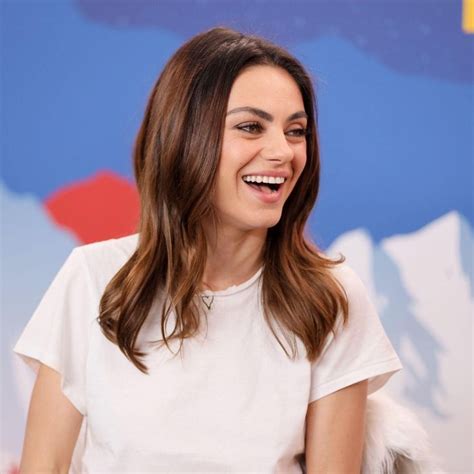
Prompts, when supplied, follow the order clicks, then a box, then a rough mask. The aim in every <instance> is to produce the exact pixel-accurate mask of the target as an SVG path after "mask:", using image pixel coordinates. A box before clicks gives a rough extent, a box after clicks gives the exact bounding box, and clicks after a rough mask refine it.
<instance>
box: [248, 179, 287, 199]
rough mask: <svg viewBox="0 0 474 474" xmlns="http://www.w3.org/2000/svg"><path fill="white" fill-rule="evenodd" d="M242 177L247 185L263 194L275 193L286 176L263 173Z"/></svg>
mask: <svg viewBox="0 0 474 474" xmlns="http://www.w3.org/2000/svg"><path fill="white" fill-rule="evenodd" d="M242 179H243V181H244V182H245V183H246V184H248V185H249V186H251V187H253V188H255V189H257V190H258V191H261V192H263V193H265V194H271V193H276V192H277V191H278V188H279V187H280V185H281V184H283V183H284V182H285V181H286V178H283V177H280V176H278V177H277V176H263V175H249V176H244V177H243V178H242Z"/></svg>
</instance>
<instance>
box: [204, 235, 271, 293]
mask: <svg viewBox="0 0 474 474" xmlns="http://www.w3.org/2000/svg"><path fill="white" fill-rule="evenodd" d="M266 235H267V230H266V229H255V230H251V231H241V230H238V229H236V228H231V227H224V226H220V227H219V228H218V229H217V232H212V233H211V232H209V233H207V242H208V244H207V261H206V267H205V269H204V275H203V287H204V288H205V289H209V290H212V291H220V290H225V289H226V288H229V287H230V286H232V285H239V284H241V283H243V282H244V281H246V280H248V279H249V278H250V277H252V275H254V274H255V273H256V272H257V271H258V269H259V268H260V267H261V265H262V263H263V258H262V257H263V250H264V245H265V239H266Z"/></svg>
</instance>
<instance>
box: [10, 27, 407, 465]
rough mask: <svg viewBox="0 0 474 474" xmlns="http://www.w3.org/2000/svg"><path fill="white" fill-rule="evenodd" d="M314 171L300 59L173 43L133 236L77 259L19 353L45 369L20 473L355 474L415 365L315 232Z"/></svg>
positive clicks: (151, 107)
mask: <svg viewBox="0 0 474 474" xmlns="http://www.w3.org/2000/svg"><path fill="white" fill-rule="evenodd" d="M319 160H320V157H319V146H318V135H317V123H316V111H315V97H314V92H313V86H312V82H311V78H310V77H309V75H308V74H307V72H306V71H305V69H304V68H303V66H302V65H301V64H300V62H299V61H298V60H297V59H295V58H294V57H293V56H292V55H291V54H290V53H288V52H287V51H285V50H284V49H282V48H280V47H278V46H276V45H274V44H272V43H270V42H268V41H266V40H264V39H262V38H259V37H256V36H251V35H245V34H242V33H240V32H237V31H234V30H231V29H226V28H213V29H211V30H209V31H206V32H204V33H201V34H199V35H197V36H195V37H193V38H191V39H190V40H189V41H188V42H186V43H185V44H184V45H183V46H182V47H181V48H179V49H178V51H177V52H176V53H175V54H174V55H173V56H172V57H171V59H170V60H169V62H168V63H167V64H166V66H165V68H164V70H163V72H162V73H161V75H160V77H159V78H158V80H157V82H156V84H155V86H154V87H153V90H152V92H151V95H150V99H149V101H148V104H147V107H146V111H145V116H144V119H143V122H142V125H141V127H140V129H139V132H138V135H137V139H136V143H135V150H134V170H135V177H136V181H137V186H138V191H139V194H140V199H141V220H140V224H139V228H138V232H137V233H136V234H133V235H130V236H127V237H124V238H121V239H113V240H108V241H105V242H97V243H94V244H89V245H83V246H80V247H77V248H75V249H74V250H73V252H72V253H71V255H70V256H69V258H68V259H67V261H66V262H65V263H64V265H63V267H62V268H61V270H60V271H59V273H58V274H57V276H56V278H55V279H54V281H53V282H52V284H51V286H50V287H49V289H48V290H47V292H46V293H45V295H44V297H43V299H42V300H41V302H40V304H39V306H38V308H37V310H36V311H35V313H34V315H33V317H32V318H31V320H30V322H29V323H28V325H27V327H26V328H25V330H24V332H23V334H22V335H21V337H20V339H19V340H18V342H17V344H16V346H15V351H16V352H17V353H18V354H19V355H21V356H22V357H23V358H24V360H25V361H26V362H27V363H29V364H30V365H31V366H32V367H33V368H35V369H36V370H38V377H37V381H36V385H35V389H34V391H33V395H32V400H31V405H30V412H29V417H28V425H27V432H26V436H25V444H24V450H23V457H22V466H21V470H22V472H29V471H34V472H36V471H38V470H46V471H47V470H48V469H49V470H51V471H54V472H66V471H67V470H68V469H69V466H70V463H71V456H72V454H73V450H74V447H75V446H76V450H75V452H74V460H75V461H76V462H77V463H78V464H75V466H76V469H77V471H78V472H81V473H82V472H86V473H87V472H125V471H127V472H132V471H133V472H139V471H140V472H230V471H232V472H282V473H283V472H284V473H300V472H302V471H304V470H307V472H344V473H349V472H359V471H360V465H361V456H362V450H363V435H364V413H365V404H366V399H367V394H370V393H372V392H374V391H375V390H377V389H379V388H380V387H381V386H382V385H384V384H385V382H386V381H387V380H388V379H389V377H390V376H391V375H392V374H393V373H395V372H396V371H398V370H399V369H400V368H401V364H400V361H399V359H398V357H397V354H396V353H395V351H394V350H393V347H392V345H391V343H390V341H389V340H388V338H387V336H386V334H385V332H384V330H383V327H382V325H381V323H380V320H379V318H378V315H377V313H376V311H375V308H374V306H373V304H372V302H371V301H370V299H369V297H368V293H367V290H366V289H365V287H364V285H363V284H362V282H361V280H360V278H359V277H358V276H357V275H356V274H355V273H354V271H353V270H352V269H351V268H350V267H349V266H348V265H347V264H346V263H345V262H344V257H341V258H340V259H339V260H331V259H330V258H328V257H327V256H326V255H324V253H323V252H322V251H321V250H320V249H318V248H317V246H316V245H315V244H314V243H312V242H311V241H310V239H309V237H308V236H306V235H305V233H304V230H305V225H306V221H307V219H308V216H309V214H310V212H311V209H312V207H313V206H314V204H315V202H316V198H317V195H318V190H319V170H320V161H319ZM204 323H205V324H204ZM204 329H205V330H204ZM282 340H284V341H282ZM285 342H286V344H285ZM178 353H179V354H180V356H181V357H180V358H176V357H175V356H176V355H177V354H178ZM58 410H59V412H60V413H61V416H60V417H55V416H53V415H56V414H57V412H58ZM53 419H54V420H59V421H57V422H54V423H51V420H53ZM81 424H82V428H83V429H82V431H81V433H82V434H83V438H79V439H82V440H83V441H84V444H79V443H76V440H77V439H78V433H79V429H80V428H81ZM81 446H85V448H84V450H82V449H81Z"/></svg>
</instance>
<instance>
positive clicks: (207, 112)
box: [98, 27, 348, 373]
mask: <svg viewBox="0 0 474 474" xmlns="http://www.w3.org/2000/svg"><path fill="white" fill-rule="evenodd" d="M254 65H272V66H276V67H280V68H283V69H285V70H286V71H288V73H289V74H290V75H291V76H292V77H293V79H294V80H295V82H296V83H297V85H298V87H299V89H300V91H301V94H302V97H303V102H304V107H305V111H306V113H307V115H308V135H307V161H306V165H305V169H304V172H303V173H302V174H301V176H300V178H299V180H298V182H297V183H296V185H295V188H294V189H293V191H292V193H291V194H290V196H289V197H288V199H287V201H286V203H285V205H284V208H283V212H282V217H281V219H280V221H279V222H278V224H277V225H275V226H274V227H272V228H270V229H268V234H267V240H266V244H265V248H264V262H263V272H262V303H263V307H264V316H265V320H266V322H267V324H268V325H269V327H270V328H271V331H272V333H273V334H274V336H275V337H276V338H277V340H278V342H279V344H280V346H281V347H282V348H283V350H284V351H285V353H286V354H287V355H288V356H289V354H288V351H287V350H286V348H285V347H284V345H283V344H282V343H281V341H280V339H279V338H278V336H277V334H276V333H275V331H274V328H273V323H277V325H278V326H279V327H280V328H282V329H283V332H284V335H285V339H286V340H287V341H288V342H290V344H291V347H292V357H294V356H295V354H296V352H297V350H295V348H296V344H295V342H296V340H295V337H298V338H300V339H301V341H302V343H303V344H304V346H305V348H306V353H307V357H308V359H309V360H310V361H314V360H316V358H317V357H318V355H319V354H320V352H321V350H322V347H323V345H324V342H325V339H326V337H327V335H328V334H329V332H331V331H334V326H335V322H336V316H337V314H338V313H339V311H341V312H342V316H343V321H344V323H345V322H346V321H347V317H348V301H347V296H346V294H345V292H344V289H343V288H342V286H341V285H340V284H339V283H338V281H337V280H336V279H335V278H334V277H333V275H331V272H330V269H331V267H332V266H334V265H337V264H339V263H341V262H343V261H344V257H343V256H341V257H340V258H339V260H330V259H329V258H327V257H325V256H324V255H323V253H322V252H321V251H319V250H318V248H317V246H316V245H315V244H314V243H312V242H311V241H310V240H309V238H308V237H306V236H305V235H304V234H305V225H306V221H307V219H308V216H309V214H310V212H311V209H312V208H313V206H314V204H315V202H316V198H317V195H318V190H319V176H320V158H319V144H318V135H317V115H316V101H315V94H314V91H313V86H312V81H311V78H310V76H309V75H308V73H307V72H306V71H305V69H304V67H303V66H302V65H301V64H300V62H299V61H298V60H297V59H295V58H294V57H293V56H292V55H291V54H289V53H288V52H287V51H286V50H284V49H283V48H281V47H278V46H276V45H274V44H272V43H270V42H269V41H267V40H265V39H262V38H260V37H257V36H253V35H246V34H243V33H240V32H237V31H234V30H231V29H228V28H223V27H218V28H212V29H211V30H209V31H206V32H204V33H201V34H198V35H197V36H194V37H193V38H191V39H190V40H189V41H187V42H186V43H185V44H184V45H183V46H181V47H180V48H179V49H178V50H177V51H176V52H175V53H174V55H173V56H172V57H171V59H170V60H169V61H168V63H167V64H166V66H165V68H164V70H163V71H162V73H161V75H160V76H159V78H158V80H157V82H156V84H155V85H154V87H153V90H152V92H151V95H150V98H149V100H148V104H147V107H146V112H145V116H144V119H143V122H142V124H141V126H140V129H139V131H138V135H137V138H136V141H135V147H134V172H135V178H136V182H137V186H138V192H139V195H140V203H141V215H140V222H139V226H138V234H139V237H138V245H137V248H136V250H135V252H134V253H133V254H132V256H131V257H130V259H129V260H128V261H127V262H126V263H125V265H124V266H123V267H122V268H121V269H120V270H119V271H118V272H117V274H116V275H115V276H114V277H113V279H112V280H111V281H110V282H109V284H108V285H107V287H106V289H105V292H104V294H103V295H102V299H101V301H100V314H99V317H98V321H99V324H100V326H101V328H102V331H103V333H104V334H105V336H106V337H107V338H108V339H109V340H111V341H112V342H114V343H116V344H117V345H118V347H119V348H120V350H121V351H122V352H123V353H124V354H125V356H126V357H128V358H129V359H130V360H131V361H132V362H133V364H135V366H136V367H137V368H138V369H139V370H141V371H142V372H145V373H147V367H146V365H145V364H144V363H143V362H141V361H140V360H139V359H141V358H142V357H143V356H144V355H145V354H144V353H143V352H141V351H140V350H139V348H138V347H136V341H137V337H138V334H139V332H140V329H141V327H142V326H143V324H144V322H145V320H146V318H147V316H148V314H149V312H150V309H151V307H152V304H153V302H154V300H155V298H156V296H157V294H158V292H159V291H160V292H161V291H163V294H164V295H166V298H165V300H166V301H165V303H164V304H163V307H162V311H161V334H162V336H163V339H162V340H161V341H164V344H166V346H167V347H169V345H168V340H171V339H174V338H177V339H179V340H180V344H181V345H182V342H183V340H184V339H185V338H188V337H192V336H194V335H195V334H196V333H197V331H198V329H199V326H200V320H201V316H202V315H203V308H202V305H200V299H199V298H197V296H196V295H198V293H199V288H200V285H201V280H202V276H203V273H204V268H205V263H206V238H205V234H204V230H203V227H202V221H203V220H204V219H205V218H211V219H214V220H215V218H216V216H215V214H214V210H213V206H212V204H211V192H212V189H213V184H214V182H215V176H216V170H217V166H218V162H219V158H220V154H221V149H222V136H223V130H224V124H225V115H226V109H227V102H228V98H229V94H230V91H231V88H232V85H233V83H234V81H235V79H236V78H237V76H238V75H239V74H240V73H241V72H242V71H243V70H244V69H245V68H247V67H250V66H254ZM171 311H173V312H174V314H175V316H176V324H175V327H174V329H173V331H172V332H171V334H166V331H165V328H166V322H167V319H168V317H169V315H170V312H171ZM180 349H181V346H180Z"/></svg>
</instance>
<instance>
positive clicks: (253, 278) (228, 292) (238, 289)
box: [200, 266, 263, 296]
mask: <svg viewBox="0 0 474 474" xmlns="http://www.w3.org/2000/svg"><path fill="white" fill-rule="evenodd" d="M262 271H263V266H261V267H260V268H259V269H258V270H257V272H256V273H254V274H253V275H252V276H251V277H250V278H249V279H248V280H246V281H244V282H243V283H240V284H239V285H232V286H229V287H228V288H225V289H224V290H218V291H212V290H203V291H201V292H200V294H201V295H202V296H229V295H234V294H235V293H239V292H241V291H244V290H246V289H247V288H248V287H250V286H252V285H253V284H254V283H255V282H256V281H257V279H258V278H259V277H260V275H261V274H262Z"/></svg>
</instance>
